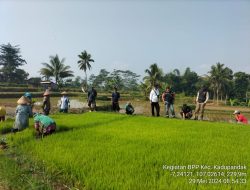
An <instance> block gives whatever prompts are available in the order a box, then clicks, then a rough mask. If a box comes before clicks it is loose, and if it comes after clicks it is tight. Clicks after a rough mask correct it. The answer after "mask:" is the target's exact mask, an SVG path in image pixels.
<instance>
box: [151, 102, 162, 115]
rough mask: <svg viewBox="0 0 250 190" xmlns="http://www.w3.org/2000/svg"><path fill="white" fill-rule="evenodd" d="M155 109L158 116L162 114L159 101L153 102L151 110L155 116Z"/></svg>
mask: <svg viewBox="0 0 250 190" xmlns="http://www.w3.org/2000/svg"><path fill="white" fill-rule="evenodd" d="M155 109H156V114H157V116H160V105H159V103H158V102H151V112H152V116H155Z"/></svg>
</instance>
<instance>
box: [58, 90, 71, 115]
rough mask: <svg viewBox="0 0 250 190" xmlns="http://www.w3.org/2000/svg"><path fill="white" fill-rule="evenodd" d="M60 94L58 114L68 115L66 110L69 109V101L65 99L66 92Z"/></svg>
mask: <svg viewBox="0 0 250 190" xmlns="http://www.w3.org/2000/svg"><path fill="white" fill-rule="evenodd" d="M61 94H62V95H63V96H62V97H61V100H60V112H63V113H68V109H69V107H70V101H69V98H68V97H67V92H65V91H64V92H62V93H61Z"/></svg>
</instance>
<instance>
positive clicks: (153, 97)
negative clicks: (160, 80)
mask: <svg viewBox="0 0 250 190" xmlns="http://www.w3.org/2000/svg"><path fill="white" fill-rule="evenodd" d="M158 88H159V85H158V84H156V85H155V86H154V88H153V89H152V90H151V92H150V95H149V100H150V104H151V113H152V116H155V112H154V109H156V114H157V117H159V116H160V105H159V97H160V92H159V89H158Z"/></svg>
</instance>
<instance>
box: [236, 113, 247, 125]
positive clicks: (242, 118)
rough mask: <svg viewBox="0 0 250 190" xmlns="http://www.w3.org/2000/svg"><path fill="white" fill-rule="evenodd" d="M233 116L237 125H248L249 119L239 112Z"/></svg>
mask: <svg viewBox="0 0 250 190" xmlns="http://www.w3.org/2000/svg"><path fill="white" fill-rule="evenodd" d="M233 114H234V117H235V121H236V122H237V123H242V124H247V123H248V121H247V118H246V117H245V116H244V115H242V114H241V113H240V111H239V110H235V111H234V113H233Z"/></svg>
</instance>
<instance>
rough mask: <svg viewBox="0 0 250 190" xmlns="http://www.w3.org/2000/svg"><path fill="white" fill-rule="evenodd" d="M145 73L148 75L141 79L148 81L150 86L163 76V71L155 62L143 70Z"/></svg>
mask: <svg viewBox="0 0 250 190" xmlns="http://www.w3.org/2000/svg"><path fill="white" fill-rule="evenodd" d="M145 73H147V74H148V76H145V77H144V78H143V80H145V81H149V83H150V85H151V87H153V86H154V85H155V84H156V83H159V82H160V81H161V80H162V78H163V71H162V69H160V68H159V67H158V65H157V63H154V64H152V65H150V66H149V69H146V70H145Z"/></svg>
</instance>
